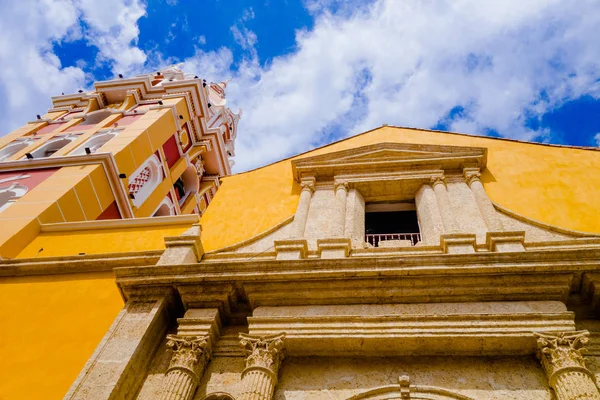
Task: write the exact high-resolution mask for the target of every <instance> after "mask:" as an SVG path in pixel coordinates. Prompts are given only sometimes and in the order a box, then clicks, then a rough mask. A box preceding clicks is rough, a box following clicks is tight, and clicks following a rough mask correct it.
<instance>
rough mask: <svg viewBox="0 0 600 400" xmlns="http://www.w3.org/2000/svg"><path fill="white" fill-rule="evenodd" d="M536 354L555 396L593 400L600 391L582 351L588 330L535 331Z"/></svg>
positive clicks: (566, 399) (599, 394) (564, 398)
mask: <svg viewBox="0 0 600 400" xmlns="http://www.w3.org/2000/svg"><path fill="white" fill-rule="evenodd" d="M535 336H536V337H537V345H538V352H537V355H538V358H539V359H540V361H541V362H542V366H543V367H544V370H545V371H546V375H547V376H548V383H549V384H550V387H552V389H554V391H555V393H556V398H557V399H558V400H593V399H594V400H597V399H600V392H599V391H598V387H597V386H596V383H595V377H594V374H593V373H592V372H591V371H590V370H589V369H587V367H586V365H585V359H584V358H583V353H585V351H586V350H585V348H584V346H585V345H586V344H587V343H588V336H589V332H587V331H576V332H562V333H557V334H542V333H535Z"/></svg>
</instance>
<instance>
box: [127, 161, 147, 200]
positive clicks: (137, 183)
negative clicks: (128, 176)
mask: <svg viewBox="0 0 600 400" xmlns="http://www.w3.org/2000/svg"><path fill="white" fill-rule="evenodd" d="M151 174H152V171H151V170H150V167H146V168H144V169H143V170H141V171H140V173H139V174H138V175H137V176H136V177H135V178H134V179H133V182H131V183H130V184H129V186H128V187H127V189H128V190H129V193H130V194H136V193H137V192H139V191H140V189H141V188H142V186H144V185H145V184H146V182H148V180H150V175H151Z"/></svg>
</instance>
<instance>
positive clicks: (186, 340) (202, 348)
mask: <svg viewBox="0 0 600 400" xmlns="http://www.w3.org/2000/svg"><path fill="white" fill-rule="evenodd" d="M209 340H210V338H209V336H182V335H167V347H168V348H170V349H173V357H172V358H171V363H170V364H169V369H168V370H167V373H168V371H170V370H173V369H185V370H188V371H189V372H192V373H193V374H194V375H195V376H196V378H199V376H198V375H199V372H200V371H202V370H203V369H204V367H205V366H206V364H207V363H208V360H209V358H210V345H209Z"/></svg>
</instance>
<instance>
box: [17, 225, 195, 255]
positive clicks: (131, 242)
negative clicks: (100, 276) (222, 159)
mask: <svg viewBox="0 0 600 400" xmlns="http://www.w3.org/2000/svg"><path fill="white" fill-rule="evenodd" d="M190 226H191V224H185V225H183V224H182V225H173V226H143V227H142V226H140V227H135V228H118V229H99V230H88V231H72V232H41V233H40V234H39V235H38V236H37V237H36V238H35V239H33V241H31V243H29V244H28V245H27V246H26V247H25V248H24V249H23V250H22V251H21V252H20V253H19V255H18V256H17V258H29V257H38V252H39V256H40V257H56V256H68V255H77V254H79V253H85V254H103V253H121V252H130V251H144V250H162V249H164V248H165V242H164V238H165V236H177V235H181V234H182V233H183V232H185V231H186V230H187V229H189V228H190ZM40 249H44V250H42V251H41V252H40V251H39V250H40Z"/></svg>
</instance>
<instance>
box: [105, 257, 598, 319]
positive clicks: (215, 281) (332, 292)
mask: <svg viewBox="0 0 600 400" xmlns="http://www.w3.org/2000/svg"><path fill="white" fill-rule="evenodd" d="M598 270H600V247H595V248H587V249H561V250H552V251H550V250H547V251H527V252H518V253H474V254H439V255H422V256H412V257H406V256H405V257H385V258H374V257H369V258H367V257H365V258H345V259H335V260H326V259H305V260H281V261H265V260H249V261H245V262H240V261H237V262H210V263H205V262H203V263H200V264H187V265H171V266H168V267H163V266H150V267H144V268H139V267H128V268H116V269H115V273H116V276H117V284H118V285H119V287H120V289H121V290H122V292H123V294H124V296H125V297H128V296H129V295H135V294H136V293H143V292H144V291H145V290H148V289H149V288H159V287H175V288H178V289H184V290H183V292H182V291H181V290H180V295H181V297H182V301H183V302H184V304H195V305H196V306H199V305H203V306H209V305H210V306H211V307H214V306H219V307H221V306H223V307H224V308H225V309H227V308H229V307H230V305H231V304H233V303H231V304H229V303H228V302H231V301H238V300H243V301H248V302H249V303H250V305H251V306H252V307H256V306H263V305H278V304H279V305H281V304H284V305H306V304H340V303H343V302H349V303H356V304H365V303H381V302H383V303H388V302H407V303H414V302H427V301H431V299H433V298H435V299H436V301H450V302H456V301H504V300H558V301H567V300H568V298H569V295H570V293H571V289H572V285H573V282H574V281H575V278H576V276H579V275H580V274H585V273H589V272H594V271H598ZM201 287H210V291H205V290H203V289H200V288H201ZM233 287H243V288H244V290H243V291H242V292H243V293H244V294H243V295H242V296H243V297H245V299H237V298H236V296H239V295H236V294H235V291H233V290H232V288H233ZM193 288H196V289H193ZM238 292H239V291H238ZM231 296H234V299H232V297H231Z"/></svg>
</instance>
